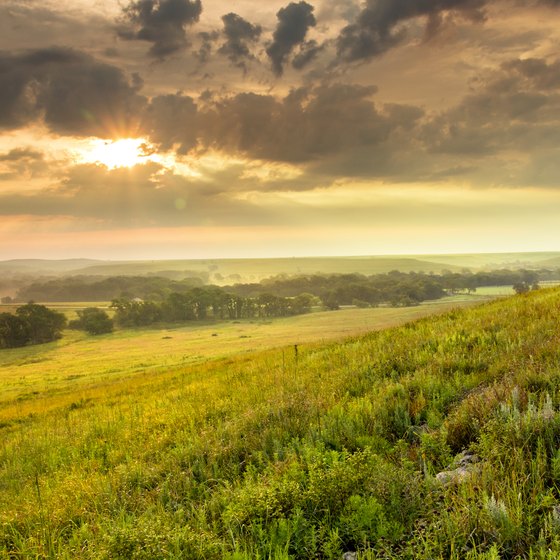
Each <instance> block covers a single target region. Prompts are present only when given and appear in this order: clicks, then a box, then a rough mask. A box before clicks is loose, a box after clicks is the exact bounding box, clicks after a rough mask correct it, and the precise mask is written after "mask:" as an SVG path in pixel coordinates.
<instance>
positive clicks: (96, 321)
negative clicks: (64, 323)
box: [69, 307, 114, 335]
mask: <svg viewBox="0 0 560 560" xmlns="http://www.w3.org/2000/svg"><path fill="white" fill-rule="evenodd" d="M69 326H70V328H73V329H79V330H84V331H86V332H87V333H89V334H92V335H99V334H107V333H111V332H113V328H114V324H113V319H111V317H109V315H107V313H106V312H105V311H103V309H99V308H98V307H88V308H86V309H82V310H80V311H78V319H76V320H74V321H71V322H70V325H69Z"/></svg>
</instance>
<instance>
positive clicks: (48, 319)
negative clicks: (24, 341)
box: [16, 302, 67, 344]
mask: <svg viewBox="0 0 560 560" xmlns="http://www.w3.org/2000/svg"><path fill="white" fill-rule="evenodd" d="M16 315H17V316H18V317H19V318H20V319H22V320H23V321H25V322H26V323H27V326H28V328H29V342H31V343H32V344H41V343H43V342H50V341H52V340H56V339H57V338H60V337H61V336H62V330H63V329H64V327H66V324H67V320H66V316H65V315H63V314H62V313H59V312H58V311H53V310H52V309H49V308H48V307H45V306H44V305H39V304H37V303H33V302H30V303H28V304H27V305H22V306H21V307H18V308H17V310H16Z"/></svg>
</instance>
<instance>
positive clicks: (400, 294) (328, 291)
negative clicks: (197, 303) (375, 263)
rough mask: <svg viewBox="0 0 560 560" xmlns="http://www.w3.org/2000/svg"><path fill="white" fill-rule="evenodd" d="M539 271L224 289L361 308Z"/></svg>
mask: <svg viewBox="0 0 560 560" xmlns="http://www.w3.org/2000/svg"><path fill="white" fill-rule="evenodd" d="M538 279H539V273H538V272H537V271H532V270H514V271H512V270H495V271H491V272H477V273H472V272H470V271H463V272H460V273H457V272H443V273H442V274H426V273H422V272H408V273H405V272H399V271H396V270H395V271H392V272H389V273H387V274H374V275H371V276H366V275H363V274H330V275H324V274H311V275H300V276H276V277H273V278H269V279H267V280H263V281H262V282H260V283H259V284H236V285H234V286H228V287H227V289H228V290H230V291H232V292H233V293H235V294H238V295H242V296H245V297H257V296H258V295H259V294H262V293H266V292H272V293H275V294H277V295H279V296H283V297H293V296H294V295H295V294H299V293H302V292H303V293H309V294H312V295H314V296H316V297H318V298H319V299H320V300H321V302H322V304H323V305H324V306H325V307H327V308H329V309H337V308H338V307H339V306H341V305H357V306H362V307H367V306H378V305H382V304H388V305H393V306H408V305H417V304H419V303H421V302H423V301H426V300H434V299H440V298H442V297H444V296H446V295H451V294H456V293H460V292H469V293H471V292H475V291H476V289H477V288H479V287H482V286H508V285H515V284H518V283H524V284H526V285H535V283H537V282H538Z"/></svg>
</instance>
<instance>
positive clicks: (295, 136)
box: [197, 84, 423, 165]
mask: <svg viewBox="0 0 560 560" xmlns="http://www.w3.org/2000/svg"><path fill="white" fill-rule="evenodd" d="M375 92H376V88H375V87H371V86H370V87H365V86H360V85H343V84H333V85H325V86H317V87H313V86H310V87H304V88H299V89H295V90H293V91H292V92H291V93H289V94H288V95H286V96H285V97H284V98H276V97H274V96H272V95H264V94H260V95H259V94H255V93H241V94H238V95H235V96H232V97H229V98H225V99H218V100H216V101H214V102H213V103H212V104H210V106H209V107H207V108H203V109H199V114H198V119H197V121H198V132H197V137H198V141H199V149H201V150H203V149H214V150H218V151H220V152H223V153H226V154H231V155H236V156H241V157H247V158H255V159H260V160H266V161H275V162H285V163H290V164H294V165H306V164H310V163H311V162H316V161H319V160H323V159H329V158H333V157H335V156H337V155H338V154H340V153H348V152H351V151H353V150H356V149H358V148H360V147H363V148H367V149H370V150H374V149H378V148H379V146H381V145H382V144H384V143H386V142H387V141H389V139H390V138H391V137H392V136H393V135H394V134H397V133H399V131H401V130H404V131H407V134H409V135H410V129H411V128H414V127H415V126H417V122H418V121H419V119H421V118H422V115H423V111H422V110H421V109H419V108H415V107H406V106H401V105H389V106H386V107H384V106H382V105H380V106H377V105H376V104H375V103H374V102H373V100H372V96H373V94H374V93H375Z"/></svg>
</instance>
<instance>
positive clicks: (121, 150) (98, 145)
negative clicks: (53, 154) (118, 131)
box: [82, 138, 150, 169]
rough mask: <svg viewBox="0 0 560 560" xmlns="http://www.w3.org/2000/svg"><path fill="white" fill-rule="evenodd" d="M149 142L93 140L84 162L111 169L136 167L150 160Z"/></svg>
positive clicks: (122, 139)
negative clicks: (99, 164) (98, 164)
mask: <svg viewBox="0 0 560 560" xmlns="http://www.w3.org/2000/svg"><path fill="white" fill-rule="evenodd" d="M149 156H150V153H149V151H148V150H147V142H146V140H145V139H143V138H121V139H120V140H92V141H91V144H90V146H89V147H88V149H87V150H86V151H85V152H84V153H83V154H82V157H83V159H84V161H86V162H90V163H101V164H102V165H105V166H106V167H108V168H109V169H116V168H117V167H134V166H135V165H137V164H139V163H144V162H145V161H147V160H148V159H149Z"/></svg>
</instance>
